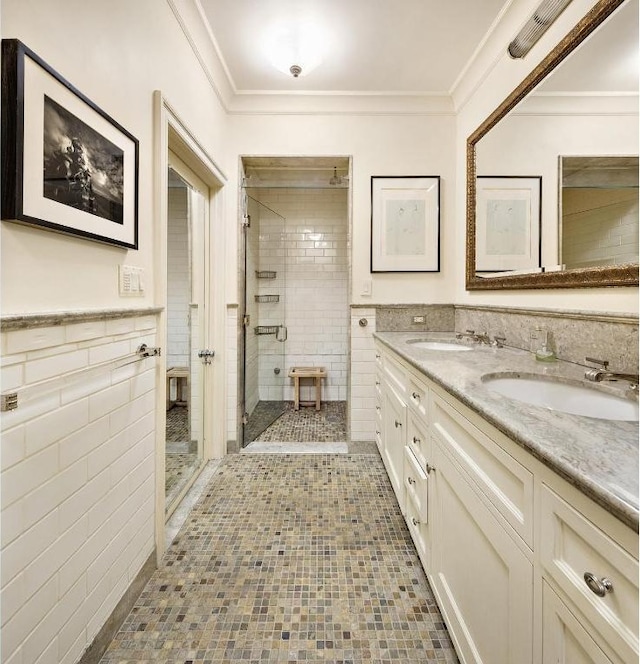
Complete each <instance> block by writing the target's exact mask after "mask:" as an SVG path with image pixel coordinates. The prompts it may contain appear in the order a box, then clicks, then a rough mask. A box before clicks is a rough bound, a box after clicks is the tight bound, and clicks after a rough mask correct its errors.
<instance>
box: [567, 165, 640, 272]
mask: <svg viewBox="0 0 640 664" xmlns="http://www.w3.org/2000/svg"><path fill="white" fill-rule="evenodd" d="M560 173H561V180H560V181H561V197H560V206H561V207H560V209H561V219H562V221H561V242H560V246H561V262H562V263H564V265H565V267H566V268H568V269H571V268H583V267H593V266H594V265H623V264H625V263H637V262H638V239H639V238H638V157H608V156H605V157H561V158H560Z"/></svg>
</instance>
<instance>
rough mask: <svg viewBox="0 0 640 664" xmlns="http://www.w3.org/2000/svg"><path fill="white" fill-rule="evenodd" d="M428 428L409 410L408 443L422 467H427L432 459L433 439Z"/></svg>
mask: <svg viewBox="0 0 640 664" xmlns="http://www.w3.org/2000/svg"><path fill="white" fill-rule="evenodd" d="M427 431H428V428H427V426H426V425H425V423H423V422H422V418H419V417H417V416H416V415H415V413H413V412H412V411H410V410H409V411H408V412H407V445H408V446H409V447H410V448H411V451H412V452H413V453H414V455H415V457H416V459H417V460H418V464H419V465H420V468H422V469H423V470H426V469H427V463H428V462H429V461H430V459H431V439H430V438H429V434H428V433H427Z"/></svg>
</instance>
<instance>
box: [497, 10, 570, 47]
mask: <svg viewBox="0 0 640 664" xmlns="http://www.w3.org/2000/svg"><path fill="white" fill-rule="evenodd" d="M570 2H571V0H544V2H542V3H541V4H540V6H539V7H538V8H537V9H536V10H535V12H533V15H532V16H531V17H530V18H529V20H528V21H527V22H526V23H525V24H524V26H523V27H522V30H520V32H519V33H518V34H517V35H516V37H515V39H514V40H513V41H512V42H511V43H510V44H509V47H508V48H507V52H508V53H509V55H510V56H511V57H512V58H524V56H525V55H526V54H527V53H528V52H529V51H530V50H531V49H532V48H533V46H534V45H535V43H536V42H537V41H538V40H539V39H540V37H542V35H543V34H544V33H545V32H546V31H547V30H548V29H549V27H550V26H551V24H552V23H553V22H554V21H555V20H556V19H557V18H558V16H560V14H561V13H562V12H563V11H564V9H565V8H566V7H567V5H568V4H569V3H570Z"/></svg>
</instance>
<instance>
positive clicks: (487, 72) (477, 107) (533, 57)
mask: <svg viewBox="0 0 640 664" xmlns="http://www.w3.org/2000/svg"><path fill="white" fill-rule="evenodd" d="M537 4H538V3H537V2H536V1H535V0H521V1H519V2H514V3H512V4H511V5H510V6H509V8H508V11H507V12H506V13H505V15H504V17H503V21H502V23H501V25H500V26H499V27H498V29H497V31H496V32H495V34H494V36H493V37H492V39H490V40H489V41H488V42H487V44H485V45H484V47H483V48H482V49H480V50H479V52H478V53H477V54H476V58H475V61H474V62H473V63H472V65H471V66H470V68H469V69H468V71H467V72H466V74H465V76H464V77H462V79H461V80H460V82H459V83H458V85H457V86H456V89H455V90H454V102H455V104H456V108H457V113H458V114H457V140H456V148H455V153H456V162H457V182H458V183H459V186H458V188H457V191H456V200H457V207H456V229H457V234H456V240H455V246H456V249H455V252H456V257H455V263H456V269H455V291H454V298H453V299H454V302H456V303H458V304H477V305H496V306H518V307H533V308H536V307H540V308H557V309H579V310H585V311H611V312H625V313H637V311H638V289H637V288H597V289H586V288H585V289H544V290H530V291H504V290H502V291H466V290H465V278H464V265H465V243H464V237H465V210H466V199H465V181H466V140H467V137H468V136H469V135H470V134H471V133H472V132H474V131H475V130H476V129H477V128H478V127H479V126H480V125H481V124H482V122H483V121H484V120H485V119H486V118H487V117H488V116H489V115H490V114H491V113H492V112H493V111H494V110H495V109H496V108H497V107H498V105H499V104H500V103H501V102H502V101H503V100H504V99H505V98H506V97H507V96H508V94H509V93H510V92H512V90H514V89H515V88H516V87H517V86H518V84H519V83H520V82H521V81H522V80H523V79H524V78H525V77H526V76H527V74H528V73H530V72H531V70H532V69H533V68H534V67H535V66H536V65H537V64H538V63H539V62H540V60H541V59H542V58H543V57H544V56H545V55H546V53H548V52H549V51H550V50H551V49H552V48H553V46H555V45H556V44H557V43H558V41H559V40H560V39H561V38H562V37H564V35H565V34H566V33H567V32H569V30H570V29H571V28H572V27H573V26H574V25H575V24H576V23H577V22H578V21H579V20H580V19H581V18H582V17H583V16H584V15H585V14H586V13H587V11H588V10H589V9H590V8H591V7H592V6H593V5H594V4H595V0H574V1H573V2H572V3H571V4H570V5H569V6H568V7H567V9H565V10H564V12H563V13H562V14H561V16H560V17H559V18H558V20H557V21H556V23H554V25H553V26H551V28H550V29H549V30H548V32H547V33H546V34H545V35H544V36H543V37H542V38H541V40H540V41H539V42H538V43H537V44H536V46H534V48H533V49H532V50H531V51H530V53H529V54H528V55H527V56H526V57H525V58H524V59H521V60H513V59H511V58H510V57H509V56H508V55H507V53H506V46H507V44H508V43H509V42H510V40H511V39H512V38H513V36H514V35H515V34H516V33H517V32H518V30H519V29H520V27H521V26H522V25H523V23H524V22H525V20H526V19H527V18H528V16H529V15H530V13H531V12H532V11H533V9H534V8H535V7H536V6H537ZM636 148H637V142H636ZM527 170H529V169H527ZM534 174H535V173H534Z"/></svg>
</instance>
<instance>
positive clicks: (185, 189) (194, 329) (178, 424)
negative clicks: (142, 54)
mask: <svg viewBox="0 0 640 664" xmlns="http://www.w3.org/2000/svg"><path fill="white" fill-rule="evenodd" d="M167 183H168V187H167V198H168V200H167V210H168V215H167V307H166V317H167V351H166V369H167V374H166V376H167V385H166V433H165V513H166V514H167V515H169V514H170V513H171V511H172V510H173V508H174V506H175V504H176V502H177V501H178V499H179V498H180V497H181V496H182V494H183V490H184V489H185V487H186V486H187V484H189V482H190V480H191V479H192V478H193V476H194V475H195V474H196V473H197V472H199V470H200V469H201V467H202V463H203V445H204V393H205V386H204V370H203V369H204V365H203V358H202V357H201V356H199V354H200V355H202V349H204V346H205V340H206V339H207V338H208V330H207V320H208V314H207V301H206V290H207V289H206V272H205V265H206V254H207V248H208V232H207V229H208V212H207V207H208V206H207V201H208V199H209V190H208V187H207V185H206V184H205V183H204V182H202V181H201V180H200V178H198V177H197V176H196V175H195V173H193V172H192V171H191V170H190V169H189V168H188V167H187V166H186V165H185V164H184V163H183V162H182V161H181V160H180V159H179V158H178V157H177V156H176V155H175V154H173V153H171V152H170V153H169V168H168V175H167ZM205 359H208V358H207V357H206V356H205Z"/></svg>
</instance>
